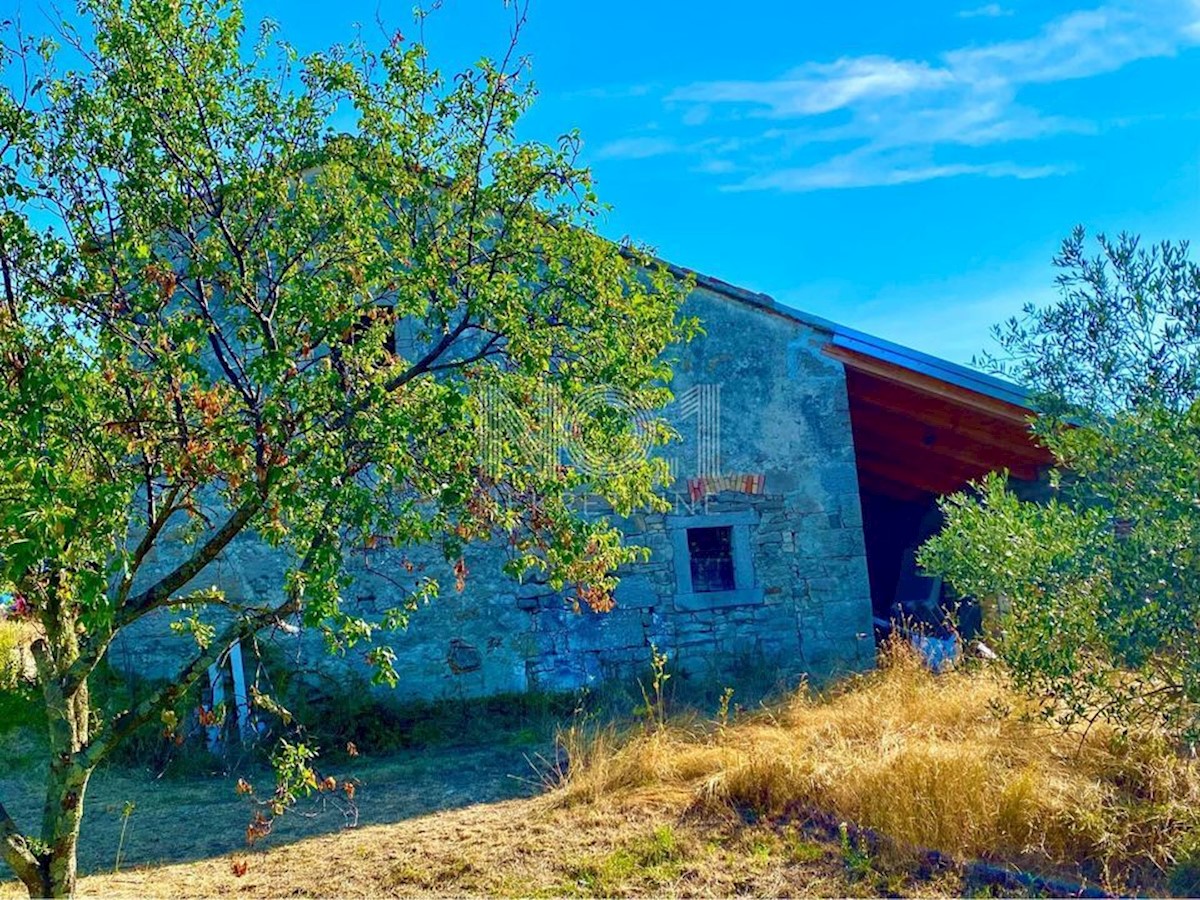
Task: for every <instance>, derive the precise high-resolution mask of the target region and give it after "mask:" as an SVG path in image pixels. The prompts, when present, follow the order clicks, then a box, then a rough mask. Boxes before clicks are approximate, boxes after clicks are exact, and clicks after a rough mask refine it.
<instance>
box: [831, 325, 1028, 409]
mask: <svg viewBox="0 0 1200 900" xmlns="http://www.w3.org/2000/svg"><path fill="white" fill-rule="evenodd" d="M824 353H825V355H826V356H829V357H831V358H832V359H836V360H838V361H839V362H840V363H842V365H844V366H846V367H847V368H851V369H854V370H855V371H858V372H865V373H867V374H870V375H874V376H875V377H876V378H882V379H883V380H885V381H889V382H892V383H894V384H901V385H904V386H905V387H907V388H911V389H912V390H915V391H920V392H921V393H923V394H928V395H929V396H931V397H938V398H941V399H943V400H948V401H949V402H951V403H954V404H955V405H957V406H964V407H966V408H968V409H974V410H978V411H979V412H982V413H986V414H987V415H989V416H992V417H994V418H997V419H1001V420H1003V421H1006V422H1014V423H1018V424H1021V425H1024V424H1025V423H1026V422H1027V421H1028V419H1029V417H1030V415H1032V413H1031V412H1030V411H1029V410H1028V409H1025V408H1024V407H1022V406H1017V405H1016V404H1015V403H1009V402H1007V401H1005V400H998V399H996V398H995V397H989V396H988V395H986V394H981V393H979V392H978V391H972V390H969V389H968V388H964V387H959V386H958V385H955V384H950V383H949V382H947V381H942V380H940V379H938V378H934V377H933V376H932V375H926V374H924V373H923V372H914V371H913V370H912V369H906V368H905V367H904V366H900V365H897V364H896V363H892V362H887V361H885V360H882V359H876V358H875V357H873V356H868V355H867V354H865V353H860V352H858V351H857V350H850V349H847V348H846V347H837V346H834V345H833V344H826V345H825V348H824Z"/></svg>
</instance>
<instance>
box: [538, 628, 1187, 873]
mask: <svg viewBox="0 0 1200 900" xmlns="http://www.w3.org/2000/svg"><path fill="white" fill-rule="evenodd" d="M560 737H561V740H562V743H563V744H564V747H565V750H566V752H567V754H568V756H569V759H570V762H569V765H568V766H567V769H566V773H565V778H564V780H563V783H562V784H561V786H560V787H559V789H558V791H557V794H556V795H555V796H556V801H557V802H558V803H560V804H561V805H563V806H570V805H571V804H575V803H579V802H588V803H594V802H598V801H600V800H601V799H604V798H608V799H612V798H614V797H618V796H621V795H626V796H641V797H646V796H650V795H657V796H659V797H660V798H661V799H663V800H664V801H668V802H669V801H671V800H672V798H675V799H678V798H682V797H686V798H687V802H688V803H689V804H690V806H691V808H692V809H694V810H697V809H698V810H704V809H707V810H715V809H717V808H726V809H728V808H733V809H735V810H740V811H743V812H747V813H750V814H752V816H754V817H764V816H766V817H776V818H781V819H787V818H788V817H795V816H798V815H799V816H803V815H804V814H805V813H806V812H819V813H821V814H822V815H826V816H833V817H835V818H836V819H839V820H846V821H849V822H853V823H856V824H857V825H858V826H861V827H865V828H868V829H871V830H873V831H875V832H878V833H879V834H881V835H882V836H884V837H885V838H887V839H888V841H889V843H892V844H894V845H895V846H896V847H898V848H901V852H907V851H908V850H913V851H915V850H924V849H932V850H939V851H941V852H943V853H946V854H949V855H951V856H954V857H957V858H960V859H970V858H990V859H1000V860H1006V861H1012V862H1017V863H1020V864H1023V865H1034V866H1041V867H1043V868H1048V869H1059V870H1062V869H1069V870H1071V871H1073V872H1076V873H1078V874H1079V875H1081V876H1084V877H1088V878H1092V879H1095V880H1099V881H1102V882H1105V883H1108V884H1110V885H1129V884H1135V885H1136V884H1143V883H1161V881H1162V878H1163V876H1164V873H1165V872H1167V871H1168V870H1169V869H1170V867H1171V866H1172V865H1173V864H1174V863H1175V861H1176V858H1177V857H1179V858H1182V857H1183V856H1184V855H1185V851H1186V848H1187V847H1189V846H1190V844H1189V841H1190V840H1191V838H1190V837H1189V835H1191V834H1194V833H1197V829H1198V828H1200V770H1198V768H1197V763H1196V762H1195V761H1194V760H1192V759H1189V758H1185V757H1184V756H1183V755H1182V754H1180V753H1177V752H1176V751H1175V749H1174V748H1172V747H1171V746H1170V745H1169V744H1168V743H1167V742H1166V741H1165V740H1164V739H1163V738H1162V737H1161V736H1159V735H1155V734H1144V733H1143V734H1137V735H1123V734H1122V733H1120V732H1119V731H1118V730H1116V729H1114V728H1112V727H1111V726H1108V725H1106V724H1104V723H1097V724H1096V725H1094V726H1093V727H1092V729H1091V731H1090V733H1089V734H1087V736H1086V739H1084V738H1083V736H1082V735H1080V734H1078V733H1064V732H1062V731H1059V730H1055V729H1053V728H1051V727H1049V726H1047V725H1045V724H1044V723H1043V722H1042V721H1041V720H1040V719H1038V717H1037V716H1036V715H1034V714H1033V711H1032V710H1031V709H1029V708H1027V706H1026V705H1025V704H1024V703H1023V701H1022V699H1021V698H1020V697H1019V696H1018V695H1017V694H1016V693H1015V692H1014V691H1013V690H1012V689H1011V688H1010V686H1009V685H1008V683H1007V682H1006V680H1005V678H1004V676H1003V674H1002V672H1000V671H999V670H997V669H976V670H971V671H960V672H950V673H945V674H942V675H936V676H935V675H933V674H932V673H930V672H929V671H928V670H927V669H926V668H924V666H922V665H921V663H920V661H919V660H918V659H917V658H916V657H915V655H914V654H912V653H910V652H907V651H906V650H905V649H904V648H894V649H891V650H889V651H888V653H887V654H886V658H885V663H884V665H883V666H882V667H881V669H880V670H878V671H876V672H873V673H870V674H868V675H864V676H862V677H859V678H856V679H854V680H853V681H850V682H848V683H846V684H844V685H843V686H841V687H839V688H838V689H836V690H835V691H834V692H832V693H828V694H825V695H813V694H811V693H809V692H807V691H801V692H798V693H796V694H795V695H793V696H792V697H790V698H788V699H787V700H785V701H784V702H782V703H781V704H779V705H777V706H775V707H772V708H769V709H765V710H762V711H760V712H758V713H756V714H754V715H752V716H750V717H748V718H744V719H742V720H741V721H738V722H735V723H733V724H731V725H728V726H724V727H713V728H707V729H704V728H699V727H698V726H697V724H696V722H695V721H689V722H685V723H683V724H682V725H680V726H669V727H666V728H658V729H654V730H648V729H643V730H641V731H638V732H635V733H633V734H632V735H630V736H626V737H625V738H624V739H622V737H621V736H620V735H618V734H617V733H616V732H615V731H613V730H612V729H607V730H601V731H598V732H594V733H592V734H590V735H589V734H581V733H571V732H568V733H565V734H563V735H561V736H560Z"/></svg>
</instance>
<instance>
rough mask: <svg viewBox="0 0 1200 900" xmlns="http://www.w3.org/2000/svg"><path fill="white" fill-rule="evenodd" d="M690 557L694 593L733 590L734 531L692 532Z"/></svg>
mask: <svg viewBox="0 0 1200 900" xmlns="http://www.w3.org/2000/svg"><path fill="white" fill-rule="evenodd" d="M687 544H688V557H689V559H690V561H691V569H692V590H693V591H695V592H696V593H698V594H706V593H712V592H713V591H731V590H733V589H734V575H733V529H732V528H731V527H730V526H728V525H725V526H721V527H718V528H689V529H688V530H687Z"/></svg>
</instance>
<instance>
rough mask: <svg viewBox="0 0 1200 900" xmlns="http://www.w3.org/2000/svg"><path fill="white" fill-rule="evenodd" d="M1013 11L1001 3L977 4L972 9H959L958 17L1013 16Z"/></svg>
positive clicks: (990, 17)
mask: <svg viewBox="0 0 1200 900" xmlns="http://www.w3.org/2000/svg"><path fill="white" fill-rule="evenodd" d="M1012 14H1013V11H1012V10H1011V9H1008V8H1007V7H1004V6H1001V5H1000V4H999V3H985V4H984V5H983V6H976V7H973V8H972V9H963V10H959V13H958V17H959V18H960V19H978V18H981V17H982V18H987V19H998V18H1000V17H1001V16H1011V15H1012Z"/></svg>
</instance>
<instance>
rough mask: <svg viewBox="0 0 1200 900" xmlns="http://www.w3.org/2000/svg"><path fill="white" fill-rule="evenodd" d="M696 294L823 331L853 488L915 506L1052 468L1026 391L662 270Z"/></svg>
mask: <svg viewBox="0 0 1200 900" xmlns="http://www.w3.org/2000/svg"><path fill="white" fill-rule="evenodd" d="M670 268H671V270H672V271H673V272H674V273H675V274H677V275H679V276H687V277H690V278H692V279H693V280H694V282H695V284H696V285H697V286H698V287H701V288H703V289H705V290H707V291H711V292H713V293H715V294H718V295H720V296H723V297H726V298H728V299H730V300H734V301H736V302H739V303H743V304H746V305H747V306H752V307H755V308H756V309H760V310H763V311H764V312H767V313H769V314H772V315H777V316H781V317H783V318H786V319H789V320H791V321H793V322H798V323H800V324H803V325H805V326H807V327H809V328H812V329H813V330H815V331H817V332H819V333H821V334H824V335H826V336H827V337H828V341H827V343H826V344H825V346H824V347H823V348H822V352H824V354H825V355H826V356H828V357H830V358H832V359H836V360H837V361H839V362H840V363H841V364H842V366H843V367H844V369H845V372H846V390H847V395H848V400H849V406H850V424H851V430H852V432H853V439H854V453H855V464H856V467H857V469H858V477H859V486H860V490H862V491H864V492H870V493H873V494H881V495H884V496H888V497H892V498H894V499H899V500H905V501H907V500H917V499H920V498H928V497H929V496H930V495H939V494H948V493H951V492H953V491H956V490H960V489H961V488H963V487H964V486H966V484H967V483H969V482H970V481H972V480H974V479H977V478H979V477H981V476H983V475H985V474H986V473H988V472H991V471H994V470H997V469H1007V470H1008V471H1009V472H1010V473H1011V474H1012V475H1013V476H1015V477H1017V478H1021V479H1034V478H1036V477H1037V474H1038V472H1039V470H1040V469H1041V467H1043V466H1045V465H1047V464H1049V463H1050V462H1051V457H1050V454H1049V453H1048V452H1047V450H1046V449H1045V448H1044V447H1042V446H1040V445H1039V444H1038V443H1037V442H1036V441H1034V440H1033V439H1032V435H1031V433H1030V429H1029V419H1030V416H1031V415H1032V413H1033V409H1032V404H1031V399H1030V395H1029V392H1028V391H1026V390H1025V389H1023V388H1021V387H1019V386H1018V385H1015V384H1010V383H1009V382H1007V381H1003V380H1001V379H999V378H995V377H993V376H991V375H985V374H984V373H982V372H978V371H976V370H974V369H971V368H969V367H967V366H962V365H958V364H957V363H952V362H950V361H948V360H944V359H939V358H938V357H936V356H931V355H929V354H928V353H921V352H920V351H918V350H913V349H912V348H910V347H904V346H902V345H900V344H896V343H893V342H892V341H887V340H884V339H883V338H879V337H875V336H874V335H870V334H865V333H864V332H861V331H857V330H855V329H853V328H847V327H846V326H844V325H839V324H837V323H836V322H831V321H829V320H828V319H823V318H821V317H819V316H813V315H810V314H809V313H806V312H803V311H801V310H798V309H793V308H792V307H790V306H785V305H784V304H782V303H780V302H778V301H777V300H775V299H774V298H772V297H769V296H768V295H766V294H760V293H756V292H754V291H747V290H745V289H744V288H739V287H737V286H735V285H732V284H729V283H727V282H724V281H721V280H720V279H717V278H713V277H712V276H709V275H703V274H700V273H698V272H692V271H689V270H687V269H683V268H680V267H678V266H670Z"/></svg>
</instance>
